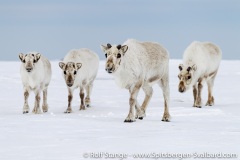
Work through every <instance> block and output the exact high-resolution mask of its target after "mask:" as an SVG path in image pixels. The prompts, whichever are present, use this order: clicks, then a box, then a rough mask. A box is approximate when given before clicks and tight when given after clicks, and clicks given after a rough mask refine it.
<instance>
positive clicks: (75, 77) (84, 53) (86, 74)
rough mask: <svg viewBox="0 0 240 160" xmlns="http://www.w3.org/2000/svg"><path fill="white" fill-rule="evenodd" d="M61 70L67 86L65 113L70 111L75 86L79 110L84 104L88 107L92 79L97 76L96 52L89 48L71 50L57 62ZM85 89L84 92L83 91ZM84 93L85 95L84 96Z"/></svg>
mask: <svg viewBox="0 0 240 160" xmlns="http://www.w3.org/2000/svg"><path fill="white" fill-rule="evenodd" d="M59 66H60V68H61V69H62V70H63V77H64V79H65V81H66V84H67V87H68V93H69V95H68V108H67V110H66V111H65V113H71V112H72V107H71V102H72V95H73V91H74V90H75V89H76V88H78V87H79V88H80V98H81V105H80V110H81V109H83V110H84V109H85V105H86V106H87V107H90V104H91V102H90V95H91V91H92V87H93V81H94V80H95V78H96V76H97V71H98V67H99V58H98V55H97V54H96V53H94V52H93V51H91V50H89V49H78V50H71V51H69V52H68V54H67V55H66V56H65V57H64V60H63V62H60V63H59ZM84 89H85V91H86V92H85V93H84ZM85 94H86V95H87V96H86V98H85Z"/></svg>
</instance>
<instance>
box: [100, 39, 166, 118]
mask: <svg viewBox="0 0 240 160" xmlns="http://www.w3.org/2000/svg"><path fill="white" fill-rule="evenodd" d="M101 48H102V50H103V52H104V53H105V54H106V57H107V61H106V66H105V68H106V71H107V72H108V73H110V74H112V75H113V76H114V78H115V81H116V83H117V84H118V86H120V87H121V88H126V89H128V90H129V92H130V99H129V104H130V111H129V114H128V116H127V118H126V119H125V122H133V121H135V118H139V119H143V117H144V116H145V111H146V108H147V105H148V103H149V101H150V99H151V97H152V92H153V89H152V85H154V84H155V83H157V84H159V85H160V87H161V88H162V90H163V96H164V106H165V110H164V115H163V118H162V120H163V121H169V120H170V115H169V111H168V106H169V73H168V67H169V66H168V62H169V55H168V51H167V50H166V49H165V48H163V47H162V46H161V45H160V44H158V43H152V42H139V41H137V40H133V39H129V40H127V41H126V42H125V43H123V45H118V46H116V45H113V46H112V45H110V44H107V46H105V45H102V46H101ZM140 88H142V89H143V91H144V92H145V94H146V96H145V99H144V102H143V104H142V106H141V108H139V104H138V102H137V95H138V92H139V89H140ZM134 108H135V109H136V115H135V114H134Z"/></svg>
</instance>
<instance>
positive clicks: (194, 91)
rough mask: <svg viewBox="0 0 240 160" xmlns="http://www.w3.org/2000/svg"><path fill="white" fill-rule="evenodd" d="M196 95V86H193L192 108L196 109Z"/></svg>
mask: <svg viewBox="0 0 240 160" xmlns="http://www.w3.org/2000/svg"><path fill="white" fill-rule="evenodd" d="M197 93H198V90H197V85H194V86H193V98H194V103H193V107H196V106H195V103H196V100H197Z"/></svg>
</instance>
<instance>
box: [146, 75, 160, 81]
mask: <svg viewBox="0 0 240 160" xmlns="http://www.w3.org/2000/svg"><path fill="white" fill-rule="evenodd" d="M158 79H159V76H154V77H151V78H149V80H148V82H149V83H151V82H154V81H157V80H158Z"/></svg>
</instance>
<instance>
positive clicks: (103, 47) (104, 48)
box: [100, 45, 108, 53]
mask: <svg viewBox="0 0 240 160" xmlns="http://www.w3.org/2000/svg"><path fill="white" fill-rule="evenodd" d="M100 47H101V49H102V51H103V52H104V53H106V51H107V50H108V47H107V46H104V45H101V46H100Z"/></svg>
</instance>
